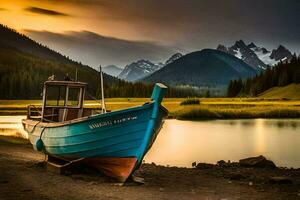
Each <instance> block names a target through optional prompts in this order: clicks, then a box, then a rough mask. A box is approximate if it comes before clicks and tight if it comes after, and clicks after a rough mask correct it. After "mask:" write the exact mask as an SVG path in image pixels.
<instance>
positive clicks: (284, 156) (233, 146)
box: [0, 116, 300, 168]
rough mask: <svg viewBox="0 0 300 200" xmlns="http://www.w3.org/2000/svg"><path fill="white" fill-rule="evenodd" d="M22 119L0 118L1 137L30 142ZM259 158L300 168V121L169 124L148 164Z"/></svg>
mask: <svg viewBox="0 0 300 200" xmlns="http://www.w3.org/2000/svg"><path fill="white" fill-rule="evenodd" d="M23 118H25V116H0V135H6V136H9V135H14V136H18V137H24V138H27V135H26V133H25V132H24V131H23V130H22V125H21V120H22V119H23ZM257 155H264V156H266V157H267V158H269V159H271V160H273V161H274V162H275V164H276V165H278V166H284V167H295V168H300V119H249V120H209V121H179V120H166V122H165V124H164V126H163V128H162V130H161V132H160V134H159V135H158V137H157V140H156V142H155V143H154V145H153V147H152V148H151V150H150V151H149V152H148V154H147V155H146V157H145V161H146V162H147V163H151V162H155V163H156V164H160V165H170V166H180V167H191V163H192V162H195V161H196V162H207V163H216V162H217V161H218V160H226V161H227V160H231V161H238V160H239V159H241V158H246V157H250V156H257Z"/></svg>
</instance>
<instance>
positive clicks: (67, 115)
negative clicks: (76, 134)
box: [28, 81, 96, 122]
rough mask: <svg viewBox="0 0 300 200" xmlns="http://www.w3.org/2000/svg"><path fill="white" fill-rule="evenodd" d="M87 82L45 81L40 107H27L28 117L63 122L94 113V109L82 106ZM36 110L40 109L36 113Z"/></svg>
mask: <svg viewBox="0 0 300 200" xmlns="http://www.w3.org/2000/svg"><path fill="white" fill-rule="evenodd" d="M86 86H87V84H86V83H83V82H74V81H46V82H45V83H44V88H43V105H42V107H41V108H36V107H35V106H31V107H30V106H29V107H28V118H29V119H37V118H38V119H41V121H44V122H64V121H69V120H73V119H78V118H81V117H85V116H90V115H93V114H96V110H95V109H89V108H84V107H83V106H84V96H85V89H86ZM36 110H41V112H38V115H37V114H36V113H37V112H36Z"/></svg>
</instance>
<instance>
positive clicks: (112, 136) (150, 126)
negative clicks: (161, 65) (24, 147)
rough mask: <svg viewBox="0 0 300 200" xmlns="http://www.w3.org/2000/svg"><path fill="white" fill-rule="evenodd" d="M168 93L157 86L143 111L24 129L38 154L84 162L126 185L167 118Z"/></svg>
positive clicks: (30, 122)
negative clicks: (166, 99)
mask: <svg viewBox="0 0 300 200" xmlns="http://www.w3.org/2000/svg"><path fill="white" fill-rule="evenodd" d="M165 91H166V87H165V86H164V85H162V84H156V85H155V88H154V90H153V93H152V101H151V102H150V103H148V104H145V105H143V106H139V107H134V108H129V109H125V110H118V111H113V112H109V113H105V114H98V115H93V116H89V117H84V118H79V119H76V120H71V121H66V122H57V123H46V122H39V121H36V120H31V119H25V120H23V126H24V129H25V130H26V131H27V133H28V137H29V140H30V142H31V144H32V145H33V148H34V149H35V150H40V151H42V152H44V153H45V154H47V155H49V156H53V157H56V158H61V159H64V160H77V159H84V162H85V163H86V164H89V165H90V166H93V167H95V168H96V169H98V170H100V171H102V172H103V173H104V174H106V175H108V176H111V177H114V178H117V179H118V180H119V181H122V182H124V181H126V180H127V179H128V177H129V176H130V175H131V174H132V173H133V172H134V171H135V170H136V169H137V168H138V167H139V166H140V164H141V163H142V161H143V158H144V156H145V154H146V153H147V151H148V150H149V148H150V147H151V146H152V144H153V142H154V141H155V139H156V136H157V134H158V133H159V130H160V128H161V126H162V124H163V121H164V118H165V117H166V116H167V113H168V111H167V110H166V109H165V108H164V107H163V106H162V105H161V102H162V99H163V96H164V93H165Z"/></svg>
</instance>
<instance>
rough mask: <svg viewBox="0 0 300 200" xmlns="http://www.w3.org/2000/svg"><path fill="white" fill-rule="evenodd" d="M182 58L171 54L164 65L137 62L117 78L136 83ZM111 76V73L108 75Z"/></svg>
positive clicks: (126, 67) (144, 61)
mask: <svg viewBox="0 0 300 200" xmlns="http://www.w3.org/2000/svg"><path fill="white" fill-rule="evenodd" d="M180 57H182V54H181V53H176V54H173V55H172V56H171V57H170V58H169V59H167V61H166V62H165V63H153V62H151V61H149V60H138V61H136V62H133V63H131V64H129V65H126V66H125V68H124V69H123V71H122V72H121V73H120V74H119V75H118V78H120V79H123V80H126V81H137V80H141V79H143V78H145V77H146V76H149V75H150V74H152V73H153V72H155V71H157V70H159V69H161V68H163V67H164V66H166V65H168V64H170V63H172V62H174V61H175V60H177V59H179V58H180ZM109 74H111V73H109Z"/></svg>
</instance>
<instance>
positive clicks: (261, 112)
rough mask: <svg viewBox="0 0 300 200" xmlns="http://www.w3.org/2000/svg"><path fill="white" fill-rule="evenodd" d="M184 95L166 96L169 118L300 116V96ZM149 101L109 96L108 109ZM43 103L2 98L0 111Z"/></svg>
mask: <svg viewBox="0 0 300 200" xmlns="http://www.w3.org/2000/svg"><path fill="white" fill-rule="evenodd" d="M183 100H184V99H183V98H166V99H165V100H164V102H163V105H164V106H165V107H166V108H167V109H168V110H169V116H168V118H170V119H179V120H207V119H256V118H266V119H269V118H300V99H299V100H288V99H261V98H200V104H199V105H185V106H180V103H181V102H182V101H183ZM147 101H149V99H148V98H111V99H106V104H107V109H108V110H119V109H125V108H129V107H135V106H139V105H142V104H144V103H145V102H147ZM29 104H34V105H36V106H40V105H41V101H40V100H0V115H2V116H7V115H26V114H27V106H28V105H29ZM85 106H86V107H89V108H99V110H100V107H101V105H100V104H99V102H96V101H91V100H87V101H86V103H85Z"/></svg>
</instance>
